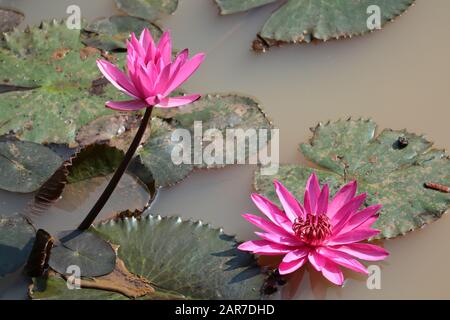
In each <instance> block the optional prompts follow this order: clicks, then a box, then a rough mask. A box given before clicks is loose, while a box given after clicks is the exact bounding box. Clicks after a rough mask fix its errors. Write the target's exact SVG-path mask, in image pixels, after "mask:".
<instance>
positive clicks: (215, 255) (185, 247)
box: [32, 215, 265, 299]
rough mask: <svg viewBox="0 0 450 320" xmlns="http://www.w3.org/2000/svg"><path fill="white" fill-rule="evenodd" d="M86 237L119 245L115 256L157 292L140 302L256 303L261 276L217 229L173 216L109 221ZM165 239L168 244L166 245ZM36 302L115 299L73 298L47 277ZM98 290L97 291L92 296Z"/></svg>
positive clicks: (82, 294) (101, 295) (97, 295)
mask: <svg viewBox="0 0 450 320" xmlns="http://www.w3.org/2000/svg"><path fill="white" fill-rule="evenodd" d="M90 232H95V234H97V235H99V236H100V237H102V238H104V239H105V240H107V241H108V242H110V243H112V244H114V245H118V246H119V249H118V257H119V258H120V259H122V260H123V261H124V263H125V265H126V267H127V269H128V270H129V271H130V272H132V273H133V274H135V275H137V276H140V277H143V278H144V279H147V280H149V281H150V282H151V283H152V284H153V285H154V288H155V289H156V292H155V293H154V294H150V295H147V296H144V297H141V299H180V298H189V299H259V298H261V288H262V286H263V283H264V281H265V276H264V275H263V274H262V273H261V271H260V269H259V267H258V266H257V264H256V261H255V259H254V257H253V256H252V255H251V254H248V253H246V252H243V251H240V250H237V248H236V246H237V242H236V240H235V239H234V237H232V236H228V235H226V234H224V233H223V231H222V230H221V229H213V228H212V227H211V226H209V225H206V224H203V223H201V222H192V221H182V220H181V219H180V218H177V217H171V218H169V217H164V218H163V217H160V216H152V215H149V216H146V217H145V218H141V219H136V218H126V219H123V220H118V221H114V220H111V221H108V222H105V223H103V224H101V225H98V226H97V227H96V228H95V229H91V230H90ZM167 239H169V240H167ZM41 287H43V289H39V290H37V291H38V292H35V293H34V294H32V298H37V299H77V298H79V299H117V298H122V297H119V296H117V295H115V294H114V295H110V294H109V293H108V292H107V291H106V292H105V291H103V292H102V291H101V290H92V289H81V290H77V291H78V292H76V293H72V292H71V291H73V290H68V289H67V287H66V285H65V282H64V281H63V280H62V279H59V280H58V279H54V278H49V280H48V281H47V288H45V286H42V285H41ZM95 291H100V292H95Z"/></svg>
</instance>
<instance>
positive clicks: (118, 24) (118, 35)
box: [82, 16, 162, 51]
mask: <svg viewBox="0 0 450 320" xmlns="http://www.w3.org/2000/svg"><path fill="white" fill-rule="evenodd" d="M144 28H148V29H149V30H150V32H151V34H152V36H153V38H154V39H155V41H157V40H159V38H160V37H161V35H162V30H161V28H160V27H159V26H157V25H156V24H154V23H151V22H149V21H147V20H145V19H141V18H138V17H131V16H112V17H109V18H101V19H98V20H96V21H94V22H92V23H90V24H89V25H87V26H86V27H85V28H84V31H85V32H83V33H82V41H83V43H84V44H85V45H87V46H89V47H94V48H98V49H102V50H105V51H112V50H117V49H126V44H125V40H126V39H128V38H129V36H130V34H131V33H132V32H134V33H135V34H136V35H137V36H138V35H139V34H140V33H141V31H142V30H143V29H144Z"/></svg>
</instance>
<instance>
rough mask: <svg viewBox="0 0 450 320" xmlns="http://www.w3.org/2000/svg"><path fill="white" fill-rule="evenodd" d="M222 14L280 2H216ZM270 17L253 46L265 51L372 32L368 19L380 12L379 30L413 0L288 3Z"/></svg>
mask: <svg viewBox="0 0 450 320" xmlns="http://www.w3.org/2000/svg"><path fill="white" fill-rule="evenodd" d="M215 1H216V3H217V4H218V5H219V8H220V10H221V13H222V14H231V13H236V12H241V11H246V10H249V9H252V8H256V7H260V6H262V5H266V4H268V3H274V2H277V1H278V0H215ZM279 2H280V7H279V8H278V9H277V10H276V11H275V12H274V13H273V14H272V15H271V16H270V18H269V20H268V21H267V22H266V23H265V25H264V27H263V28H262V30H261V31H260V33H259V34H258V38H257V39H256V40H255V42H254V44H253V48H254V49H255V50H265V49H267V48H269V47H271V46H274V45H281V44H284V43H298V42H307V43H308V42H311V41H313V40H316V39H317V40H322V41H326V40H329V39H339V38H343V37H344V38H346V37H352V36H356V35H361V34H364V33H367V32H370V31H371V28H369V27H368V20H370V19H371V16H372V15H373V14H374V11H372V9H371V8H374V7H373V6H377V8H379V11H380V27H382V26H384V25H385V24H386V23H387V22H389V21H391V20H393V19H394V18H396V17H397V16H399V15H401V14H402V13H403V12H405V11H406V10H407V9H408V8H409V7H410V6H411V5H412V4H413V3H414V0H358V1H347V0H344V1H338V0H321V1H311V0H288V1H283V2H282V1H279Z"/></svg>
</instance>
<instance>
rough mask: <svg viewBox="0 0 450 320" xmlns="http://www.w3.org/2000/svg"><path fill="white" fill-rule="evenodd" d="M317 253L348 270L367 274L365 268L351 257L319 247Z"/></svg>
mask: <svg viewBox="0 0 450 320" xmlns="http://www.w3.org/2000/svg"><path fill="white" fill-rule="evenodd" d="M317 251H318V253H319V254H321V255H323V256H325V257H326V258H328V259H330V260H331V261H333V262H334V263H337V264H339V265H341V266H343V267H345V268H348V269H350V270H353V271H356V272H360V273H364V274H369V272H368V271H367V268H366V267H365V266H364V265H362V264H361V263H360V262H359V261H357V260H355V259H354V258H353V257H352V256H350V255H349V254H347V253H344V252H341V251H337V250H333V249H331V248H327V247H321V248H319V249H318V250H317Z"/></svg>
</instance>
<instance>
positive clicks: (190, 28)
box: [0, 0, 450, 299]
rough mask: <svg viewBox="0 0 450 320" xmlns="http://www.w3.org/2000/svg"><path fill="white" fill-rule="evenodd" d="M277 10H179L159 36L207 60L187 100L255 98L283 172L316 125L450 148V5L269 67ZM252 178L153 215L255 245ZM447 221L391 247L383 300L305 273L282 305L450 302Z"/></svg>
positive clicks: (230, 180) (189, 189) (185, 191)
mask: <svg viewBox="0 0 450 320" xmlns="http://www.w3.org/2000/svg"><path fill="white" fill-rule="evenodd" d="M5 2H8V3H10V4H11V5H14V6H15V7H17V8H19V9H21V10H23V11H25V13H26V15H27V17H26V21H27V22H28V23H36V22H39V21H40V20H41V19H42V18H47V17H64V16H65V9H66V7H67V6H68V5H69V4H79V5H80V7H81V10H82V14H83V16H84V17H85V18H86V19H88V20H90V19H93V18H94V17H100V16H108V15H110V14H112V13H114V5H113V0H101V1H100V0H99V1H95V2H94V1H89V0H63V1H61V0H34V1H27V0H14V1H12V0H9V1H5V0H3V1H0V3H5ZM274 7H276V4H275V5H273V6H268V7H265V8H260V9H257V10H254V11H251V12H249V13H244V14H237V15H233V16H226V17H219V16H218V15H217V12H218V10H217V8H216V7H215V5H214V4H213V1H212V0H181V1H180V6H179V9H178V11H177V12H176V13H175V15H173V16H171V17H167V18H164V19H162V21H161V24H162V25H163V26H165V27H169V28H170V29H171V30H172V34H173V36H174V41H175V44H176V46H177V47H178V48H184V47H189V48H190V49H191V50H192V52H198V51H206V52H207V54H208V56H207V59H206V62H205V64H204V65H203V66H202V68H201V69H200V70H199V72H198V73H197V74H196V75H195V76H194V77H193V78H192V79H191V80H190V81H189V83H188V84H187V86H186V88H187V89H188V90H190V91H194V92H201V93H210V92H230V91H231V92H241V93H246V94H249V95H252V96H255V97H257V98H258V99H259V100H260V101H261V103H262V105H263V107H264V109H265V111H266V112H267V113H268V115H269V117H270V118H271V119H272V120H273V121H274V124H275V125H276V126H277V127H278V128H280V140H281V141H280V143H281V145H280V157H281V162H282V163H293V162H294V163H297V162H300V161H303V158H302V156H301V155H300V154H299V152H298V144H299V143H300V142H302V141H305V140H307V139H308V138H309V137H310V132H309V130H308V128H309V127H312V126H314V125H315V124H316V122H318V121H327V120H329V119H338V118H346V117H348V116H354V117H360V116H362V117H371V118H373V119H374V120H375V121H376V122H377V123H379V124H380V125H381V126H382V127H391V128H394V129H402V128H407V129H408V130H410V131H413V132H417V133H426V134H427V136H428V137H429V138H430V139H432V140H434V141H435V142H436V144H437V146H438V147H441V148H445V147H446V148H448V147H449V146H450V134H449V133H450V132H449V129H448V123H447V122H448V119H449V116H450V108H449V104H450V91H449V90H448V88H449V85H450V59H449V58H448V57H449V56H450V43H449V41H448V34H447V33H448V30H449V29H450V20H449V19H448V12H449V11H450V2H449V1H446V0H434V1H418V2H417V5H416V6H415V7H413V8H411V9H410V10H409V12H408V13H406V14H404V15H403V16H402V17H400V18H399V19H398V21H397V22H395V23H393V24H389V25H388V26H387V27H386V28H385V29H384V30H383V31H381V32H376V33H374V34H372V35H368V36H364V37H361V38H356V39H352V40H343V41H334V42H329V43H326V44H319V45H299V46H289V47H285V48H282V49H276V48H275V49H273V50H270V51H269V52H268V53H266V54H263V55H256V54H254V53H253V52H251V51H250V45H251V42H252V40H253V39H254V37H255V34H256V33H257V32H258V31H259V30H260V29H261V27H262V25H263V24H264V21H265V20H266V18H267V17H268V16H269V15H270V13H271V11H272V10H273V8H274ZM252 170H253V168H252V167H250V166H249V167H242V166H239V167H234V168H226V169H222V170H215V171H210V172H206V171H200V172H196V173H194V174H193V175H192V176H191V177H189V178H188V179H186V180H185V181H184V182H182V183H180V184H178V185H176V186H174V187H172V188H169V189H165V190H162V192H161V193H160V195H159V197H158V199H157V201H156V203H154V205H153V206H152V212H154V213H159V214H162V215H174V214H178V215H181V216H183V217H185V218H194V219H202V220H204V221H205V222H211V223H212V224H213V225H214V226H223V227H224V229H225V231H227V232H228V233H231V234H234V233H236V234H237V236H238V237H239V239H250V238H255V236H254V235H253V231H254V229H253V228H252V227H251V226H250V224H248V223H246V222H245V221H244V219H242V218H241V216H240V215H241V214H242V213H245V212H252V213H257V210H256V208H255V207H254V206H253V205H252V204H251V202H250V199H249V195H250V193H251V192H252V181H253V178H252ZM449 229H450V218H449V217H448V216H444V217H443V218H442V219H441V220H439V221H438V222H436V223H433V224H432V225H430V226H428V227H426V228H425V229H423V230H420V231H417V232H414V233H413V234H410V235H407V236H405V237H402V238H399V239H394V240H390V241H386V242H385V243H384V245H385V248H386V249H388V250H389V251H390V252H391V256H390V257H389V258H388V259H387V260H386V261H385V262H383V263H381V264H379V265H380V266H381V270H382V273H381V275H382V278H381V287H382V289H381V290H368V289H367V287H366V283H365V280H364V278H363V277H360V276H359V275H356V274H354V273H352V272H347V273H346V277H347V278H348V280H347V282H346V284H345V286H344V288H336V287H334V286H331V285H330V284H328V283H327V282H326V280H323V279H322V277H321V275H320V274H317V273H316V272H315V271H313V270H310V269H311V268H307V269H306V270H304V271H301V272H299V273H298V274H294V275H293V276H292V277H293V278H294V279H293V281H291V282H290V283H289V285H287V286H285V289H284V290H282V291H281V292H279V293H277V295H276V297H277V298H280V297H283V298H295V299H321V298H335V299H340V298H347V299H351V298H356V299H365V298H385V299H389V298H450V275H449V274H448V270H449V267H450V254H449V253H448V243H450V232H448V230H449Z"/></svg>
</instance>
